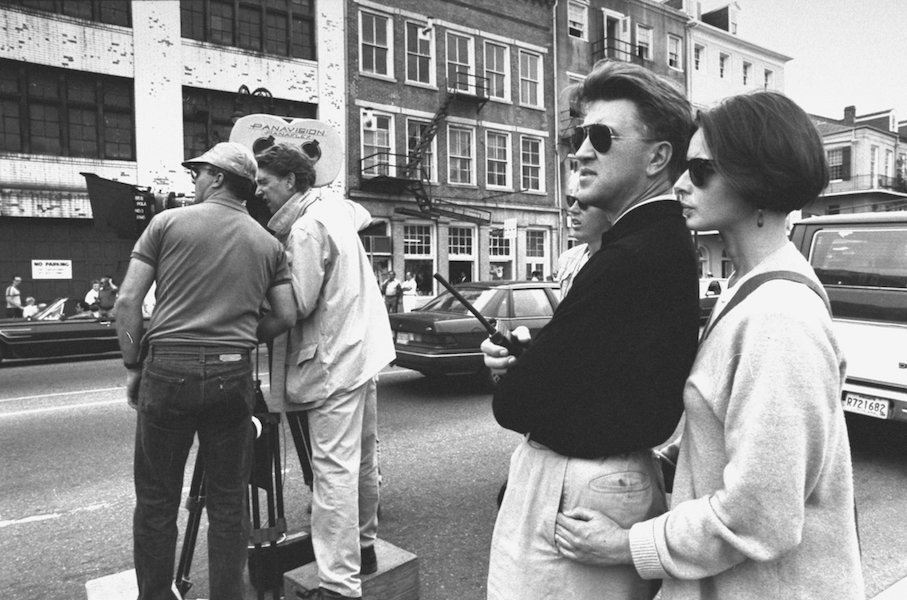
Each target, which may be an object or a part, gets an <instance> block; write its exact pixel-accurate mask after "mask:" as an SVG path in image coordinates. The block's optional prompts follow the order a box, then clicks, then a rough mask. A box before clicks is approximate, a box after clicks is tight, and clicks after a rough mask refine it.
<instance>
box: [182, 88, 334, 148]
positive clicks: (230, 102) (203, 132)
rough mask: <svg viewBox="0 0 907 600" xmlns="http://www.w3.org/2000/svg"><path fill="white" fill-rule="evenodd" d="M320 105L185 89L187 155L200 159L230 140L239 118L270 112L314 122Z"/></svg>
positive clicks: (184, 128)
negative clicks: (220, 143) (235, 121)
mask: <svg viewBox="0 0 907 600" xmlns="http://www.w3.org/2000/svg"><path fill="white" fill-rule="evenodd" d="M317 108H318V107H317V105H315V104H309V103H307V102H293V101H290V100H280V99H277V98H268V97H261V96H252V95H249V94H243V95H242V96H238V95H237V94H236V93H235V92H215V91H211V90H203V89H199V88H190V87H184V88H183V156H184V157H185V158H186V160H188V159H190V158H193V157H196V156H199V155H200V154H202V153H204V152H205V151H207V150H208V149H209V148H210V147H211V146H213V145H214V144H216V143H218V142H226V141H228V140H229V139H230V130H231V129H233V120H234V118H235V117H236V116H237V115H239V116H242V115H250V114H256V113H266V114H271V115H276V116H279V117H287V118H291V119H298V118H309V119H314V118H315V115H316V114H317Z"/></svg>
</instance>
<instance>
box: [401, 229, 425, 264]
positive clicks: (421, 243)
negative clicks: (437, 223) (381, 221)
mask: <svg viewBox="0 0 907 600" xmlns="http://www.w3.org/2000/svg"><path fill="white" fill-rule="evenodd" d="M403 253H404V254H406V255H407V256H429V257H430V256H431V255H432V250H431V225H404V226H403Z"/></svg>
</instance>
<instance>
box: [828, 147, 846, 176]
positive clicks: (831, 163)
mask: <svg viewBox="0 0 907 600" xmlns="http://www.w3.org/2000/svg"><path fill="white" fill-rule="evenodd" d="M826 155H827V157H828V178H829V179H831V180H834V179H843V177H842V175H843V172H844V149H843V148H831V149H830V150H828V152H827V153H826Z"/></svg>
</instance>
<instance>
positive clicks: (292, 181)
mask: <svg viewBox="0 0 907 600" xmlns="http://www.w3.org/2000/svg"><path fill="white" fill-rule="evenodd" d="M287 185H288V186H289V188H290V189H291V190H295V189H296V173H293V172H292V171H291V172H290V173H289V174H288V175H287Z"/></svg>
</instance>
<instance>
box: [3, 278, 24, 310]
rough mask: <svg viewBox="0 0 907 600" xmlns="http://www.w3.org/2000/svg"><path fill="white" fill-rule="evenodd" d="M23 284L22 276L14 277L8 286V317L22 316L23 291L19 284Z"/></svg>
mask: <svg viewBox="0 0 907 600" xmlns="http://www.w3.org/2000/svg"><path fill="white" fill-rule="evenodd" d="M20 285H22V278H21V277H19V276H16V277H13V279H12V281H11V282H10V284H9V285H8V286H6V318H8V319H16V318H19V317H21V316H22V292H20V291H19V286H20Z"/></svg>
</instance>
